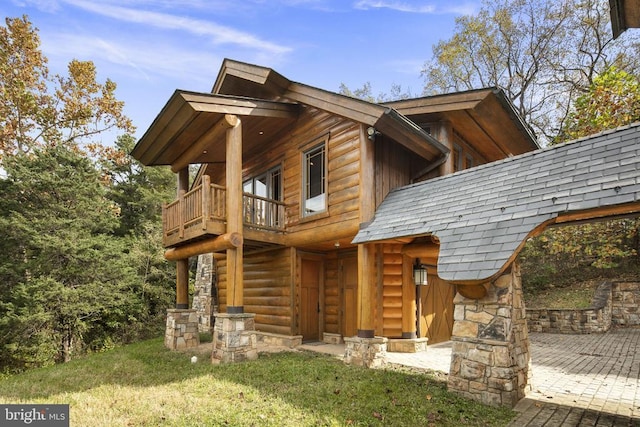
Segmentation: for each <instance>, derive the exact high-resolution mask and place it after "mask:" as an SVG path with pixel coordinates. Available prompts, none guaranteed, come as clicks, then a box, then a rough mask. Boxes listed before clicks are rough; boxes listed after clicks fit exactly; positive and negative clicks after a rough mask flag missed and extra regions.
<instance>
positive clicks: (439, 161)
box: [411, 151, 451, 184]
mask: <svg viewBox="0 0 640 427" xmlns="http://www.w3.org/2000/svg"><path fill="white" fill-rule="evenodd" d="M450 154H451V152H450V151H447V152H446V153H442V154H441V155H440V157H438V158H437V159H436V160H434V161H433V162H432V163H430V164H428V165H427V167H425V168H424V169H422V170H421V171H419V172H418V173H416V174H415V175H414V176H413V177H411V183H412V184H413V183H415V182H416V179H418V178H419V177H421V176H424V175H426V174H428V173H429V172H431V171H432V170H434V169H435V168H437V167H439V166H440V165H442V164H443V163H445V162H446V161H447V160H448V159H449V155H450Z"/></svg>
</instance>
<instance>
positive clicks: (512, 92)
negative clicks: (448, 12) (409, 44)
mask: <svg viewBox="0 0 640 427" xmlns="http://www.w3.org/2000/svg"><path fill="white" fill-rule="evenodd" d="M638 49H640V42H639V41H638V38H637V37H635V36H632V35H629V36H628V37H620V38H618V39H616V40H614V39H613V37H612V35H611V28H610V19H609V9H608V4H607V2H606V0H563V1H556V0H517V1H512V0H497V1H495V0H491V1H489V0H485V1H484V2H483V6H482V8H481V9H480V11H479V13H478V14H477V15H473V16H462V17H460V18H458V19H456V30H455V33H454V35H453V36H452V37H451V38H450V39H448V40H442V41H440V42H439V43H438V44H436V45H435V46H434V53H433V57H432V58H431V60H430V61H429V62H427V63H426V64H425V67H424V69H423V71H422V74H423V76H424V78H425V94H434V93H443V92H445V93H446V92H452V91H460V90H468V89H477V88H480V87H488V86H499V87H502V88H503V89H504V90H505V92H506V94H507V96H508V97H509V99H510V100H511V101H512V102H513V104H514V105H515V107H516V109H517V110H518V112H519V113H520V115H521V116H522V117H523V118H524V119H525V121H526V122H527V123H529V124H530V125H531V126H532V127H533V128H534V130H535V131H536V133H537V134H538V135H539V136H540V137H543V138H545V139H546V140H547V141H551V140H553V139H554V138H555V137H556V135H557V134H558V131H559V129H561V128H563V127H564V124H563V123H564V122H565V121H566V120H567V114H568V112H569V109H568V106H570V105H571V103H572V100H574V99H575V98H576V97H578V96H580V95H581V94H583V93H584V91H585V90H586V89H587V88H588V87H589V85H590V84H591V83H592V82H593V79H594V77H595V76H596V75H597V74H598V73H600V72H602V71H603V70H605V69H607V68H608V67H609V66H611V65H618V66H619V68H620V69H624V70H627V71H629V72H631V73H635V72H636V70H638V69H639V66H640V62H639V59H640V58H639V57H638V55H637V52H638Z"/></svg>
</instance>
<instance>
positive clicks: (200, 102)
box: [181, 92, 299, 119]
mask: <svg viewBox="0 0 640 427" xmlns="http://www.w3.org/2000/svg"><path fill="white" fill-rule="evenodd" d="M181 93H182V96H183V99H184V102H186V103H188V104H189V105H190V106H191V108H192V109H193V110H194V111H195V112H197V113H217V114H233V115H236V116H254V117H273V118H282V119H295V118H296V117H297V116H298V113H299V105H297V104H293V103H286V102H277V101H264V100H260V99H251V98H241V97H230V96H221V95H213V94H205V93H196V92H181Z"/></svg>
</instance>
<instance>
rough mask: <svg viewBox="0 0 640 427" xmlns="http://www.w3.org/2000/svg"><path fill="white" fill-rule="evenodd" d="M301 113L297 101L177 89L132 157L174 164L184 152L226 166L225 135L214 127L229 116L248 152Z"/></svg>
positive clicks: (148, 162)
mask: <svg viewBox="0 0 640 427" xmlns="http://www.w3.org/2000/svg"><path fill="white" fill-rule="evenodd" d="M298 113H299V105H298V104H295V103H288V102H276V101H265V100H258V99H252V98H244V97H236V96H226V95H214V94H209V93H196V92H187V91H180V90H177V91H175V92H174V94H173V95H172V96H171V98H170V99H169V101H168V102H167V104H166V105H165V106H164V108H163V109H162V111H161V112H160V114H158V116H157V117H156V119H155V120H154V121H153V123H152V124H151V126H150V127H149V129H148V130H147V131H146V132H145V134H144V135H143V136H142V138H141V139H140V141H138V143H137V144H136V146H135V148H134V149H133V151H132V152H131V155H132V156H133V157H134V158H136V159H138V160H139V161H140V162H141V163H142V164H144V165H146V166H155V165H171V164H173V163H174V162H176V160H178V159H179V158H181V156H182V157H183V159H184V156H183V154H184V153H186V154H185V155H186V156H187V157H188V162H189V163H192V164H194V163H217V162H224V161H225V151H226V150H225V138H224V133H223V134H222V135H219V133H218V132H216V130H215V127H216V124H217V123H218V122H219V121H220V120H221V119H223V117H224V116H225V115H227V114H232V115H236V116H238V117H239V118H240V120H241V122H242V135H243V138H242V139H243V151H245V152H246V151H250V150H252V149H254V148H255V147H256V146H259V145H261V144H264V143H265V142H267V141H269V140H271V139H272V138H273V137H274V136H275V135H277V134H278V133H279V132H281V131H282V129H283V128H286V127H288V126H289V125H290V124H291V123H293V121H294V120H295V119H296V118H297V117H298ZM196 144H197V145H196Z"/></svg>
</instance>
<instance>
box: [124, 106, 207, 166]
mask: <svg viewBox="0 0 640 427" xmlns="http://www.w3.org/2000/svg"><path fill="white" fill-rule="evenodd" d="M195 116H196V113H195V112H194V111H193V109H192V108H191V106H190V105H189V104H187V103H184V102H181V100H180V99H178V98H176V97H172V98H171V99H170V100H169V102H168V103H167V105H166V106H165V108H163V109H162V111H161V112H160V114H158V116H157V117H156V119H155V120H154V121H153V123H152V124H151V127H149V129H148V130H147V132H146V133H145V134H144V135H143V136H142V138H140V141H139V142H138V144H136V146H135V147H134V149H133V151H132V152H131V155H132V156H133V157H134V158H135V159H137V160H139V161H140V163H142V164H143V165H145V166H151V165H154V162H155V160H156V159H157V158H158V157H160V155H162V153H163V152H164V151H165V150H166V149H167V147H168V146H169V145H170V144H171V141H172V140H173V138H174V137H175V136H176V135H179V134H180V133H181V132H182V131H183V130H184V129H185V128H186V127H187V126H188V125H189V123H191V121H192V120H193V119H194V118H195Z"/></svg>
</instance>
